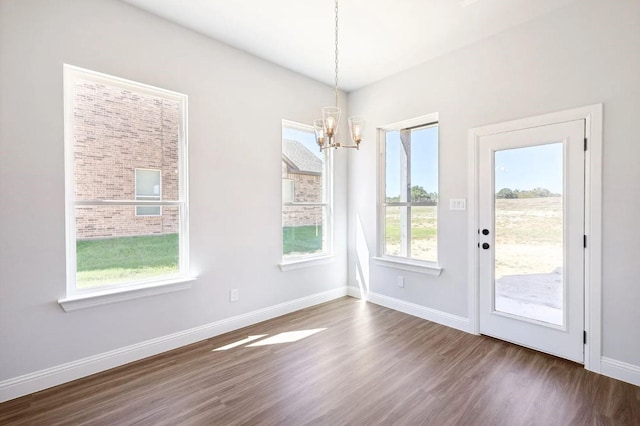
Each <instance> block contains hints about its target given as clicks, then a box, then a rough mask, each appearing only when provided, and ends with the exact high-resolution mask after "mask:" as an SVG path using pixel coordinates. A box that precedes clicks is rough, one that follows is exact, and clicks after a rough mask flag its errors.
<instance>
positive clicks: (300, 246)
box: [282, 206, 327, 257]
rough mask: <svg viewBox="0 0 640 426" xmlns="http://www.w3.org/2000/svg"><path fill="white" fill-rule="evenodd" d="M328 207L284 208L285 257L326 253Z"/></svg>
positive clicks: (283, 242) (283, 234)
mask: <svg viewBox="0 0 640 426" xmlns="http://www.w3.org/2000/svg"><path fill="white" fill-rule="evenodd" d="M326 228H327V227H326V207H323V206H283V207H282V247H283V254H284V256H285V257H293V256H300V255H309V254H320V253H323V252H324V251H325V247H326V244H325V241H326V232H327V229H326Z"/></svg>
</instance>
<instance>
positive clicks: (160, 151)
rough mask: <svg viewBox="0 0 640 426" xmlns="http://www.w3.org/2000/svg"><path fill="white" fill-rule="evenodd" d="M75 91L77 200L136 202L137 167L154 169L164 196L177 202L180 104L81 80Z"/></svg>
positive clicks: (74, 129)
mask: <svg viewBox="0 0 640 426" xmlns="http://www.w3.org/2000/svg"><path fill="white" fill-rule="evenodd" d="M74 89H75V90H74V95H73V96H74V97H73V125H74V127H73V132H74V136H73V137H74V140H73V144H74V147H73V148H74V149H73V151H74V174H75V188H74V190H75V199H76V200H133V199H135V195H136V182H135V176H136V173H135V169H156V170H158V171H161V173H162V178H161V179H159V180H158V182H157V184H158V185H159V184H160V180H161V181H162V185H163V188H162V192H163V194H162V197H163V198H164V199H165V200H177V199H178V161H179V158H178V142H179V140H180V126H181V119H182V111H181V107H180V103H179V102H178V101H177V100H171V99H166V98H162V97H159V96H153V95H151V94H148V93H145V92H142V91H137V90H135V89H134V88H123V87H120V86H115V85H109V84H104V83H98V82H95V81H91V80H86V79H83V78H77V79H76V80H75V86H74ZM150 179H151V178H150ZM154 179H155V178H154ZM139 189H141V190H142V192H144V193H150V194H152V195H160V194H159V193H158V194H155V192H154V191H155V189H154V185H151V184H150V186H149V187H144V188H139ZM158 190H159V186H158Z"/></svg>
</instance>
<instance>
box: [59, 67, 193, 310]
mask: <svg viewBox="0 0 640 426" xmlns="http://www.w3.org/2000/svg"><path fill="white" fill-rule="evenodd" d="M64 77H65V85H64V91H65V156H66V158H65V172H66V185H67V190H66V193H67V211H66V215H67V222H66V223H67V298H70V299H73V298H74V297H76V298H77V297H78V296H82V297H84V296H92V295H99V294H104V290H105V289H107V288H108V289H110V290H111V289H120V288H122V289H128V288H140V287H141V286H143V287H148V286H155V285H160V284H167V283H170V282H178V281H181V280H184V279H189V271H188V269H189V262H188V257H189V256H188V248H189V245H188V233H187V230H188V217H187V210H188V209H187V207H188V206H187V203H188V201H187V190H186V188H187V176H188V173H187V161H186V158H187V141H186V106H187V97H186V96H185V95H182V94H179V93H175V92H170V91H167V90H164V89H160V88H156V87H151V86H147V85H144V84H141V83H136V82H133V81H129V80H124V79H121V78H118V77H112V76H109V75H105V74H100V73H96V72H93V71H89V70H84V69H81V68H77V67H72V66H69V65H65V66H64Z"/></svg>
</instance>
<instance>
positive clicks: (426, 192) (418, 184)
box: [411, 126, 438, 205]
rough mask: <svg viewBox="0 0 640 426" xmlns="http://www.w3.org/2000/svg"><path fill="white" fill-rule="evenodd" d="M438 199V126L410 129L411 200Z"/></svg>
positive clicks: (435, 200)
mask: <svg viewBox="0 0 640 426" xmlns="http://www.w3.org/2000/svg"><path fill="white" fill-rule="evenodd" d="M437 200H438V127H437V126H432V127H423V128H421V129H415V130H411V202H413V203H418V202H419V203H423V202H429V203H433V204H434V205H436V204H437Z"/></svg>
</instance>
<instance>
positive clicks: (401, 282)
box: [396, 275, 404, 288]
mask: <svg viewBox="0 0 640 426" xmlns="http://www.w3.org/2000/svg"><path fill="white" fill-rule="evenodd" d="M396 284H397V285H398V287H400V288H404V277H403V276H402V275H398V281H396Z"/></svg>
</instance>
